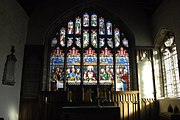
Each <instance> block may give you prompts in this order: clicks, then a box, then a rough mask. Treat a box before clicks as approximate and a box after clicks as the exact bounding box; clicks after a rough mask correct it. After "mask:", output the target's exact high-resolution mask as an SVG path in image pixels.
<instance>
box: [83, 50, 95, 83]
mask: <svg viewBox="0 0 180 120" xmlns="http://www.w3.org/2000/svg"><path fill="white" fill-rule="evenodd" d="M83 56H84V59H83V63H84V73H83V74H84V75H83V84H84V85H95V84H97V53H95V50H92V48H89V49H88V50H86V52H85V53H84V55H83Z"/></svg>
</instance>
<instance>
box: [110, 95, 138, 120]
mask: <svg viewBox="0 0 180 120" xmlns="http://www.w3.org/2000/svg"><path fill="white" fill-rule="evenodd" d="M112 100H113V101H114V103H115V105H116V106H119V107H120V117H121V120H139V118H140V107H139V92H138V91H126V92H122V91H121V92H113V98H112Z"/></svg>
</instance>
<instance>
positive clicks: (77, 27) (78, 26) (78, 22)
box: [75, 16, 81, 35]
mask: <svg viewBox="0 0 180 120" xmlns="http://www.w3.org/2000/svg"><path fill="white" fill-rule="evenodd" d="M75 34H77V35H80V34H81V18H80V17H79V16H78V17H77V18H76V23H75Z"/></svg>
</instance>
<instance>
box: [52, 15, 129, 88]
mask: <svg viewBox="0 0 180 120" xmlns="http://www.w3.org/2000/svg"><path fill="white" fill-rule="evenodd" d="M50 43H51V44H50V63H49V66H50V67H49V82H50V83H51V90H53V91H54V90H55V91H56V90H58V89H61V88H63V87H64V86H65V85H66V86H68V85H71V86H73V85H74V86H76V85H102V86H103V85H113V86H114V87H115V88H116V90H117V91H125V90H129V89H130V68H129V49H130V48H129V43H128V39H127V37H126V35H125V34H124V33H123V31H121V28H120V26H119V25H116V24H115V23H113V22H112V21H110V20H109V19H107V18H105V17H103V16H101V15H100V14H96V13H95V12H84V13H83V14H81V15H79V16H75V17H74V18H72V19H69V20H67V23H65V24H63V25H60V26H59V29H58V30H57V31H56V34H55V35H54V36H53V37H52V39H51V42H50Z"/></svg>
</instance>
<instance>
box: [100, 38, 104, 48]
mask: <svg viewBox="0 0 180 120" xmlns="http://www.w3.org/2000/svg"><path fill="white" fill-rule="evenodd" d="M104 40H105V38H99V46H100V48H101V47H103V46H104V44H105V41H104Z"/></svg>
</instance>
